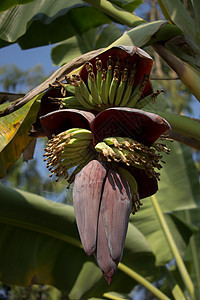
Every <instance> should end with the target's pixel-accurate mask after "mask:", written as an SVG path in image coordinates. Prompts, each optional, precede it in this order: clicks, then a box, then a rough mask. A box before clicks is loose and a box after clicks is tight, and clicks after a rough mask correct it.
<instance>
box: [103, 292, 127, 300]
mask: <svg viewBox="0 0 200 300" xmlns="http://www.w3.org/2000/svg"><path fill="white" fill-rule="evenodd" d="M103 297H105V298H107V299H112V300H124V298H120V297H117V296H115V295H113V294H111V293H104V294H103Z"/></svg>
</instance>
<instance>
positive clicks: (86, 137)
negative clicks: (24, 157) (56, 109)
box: [44, 128, 96, 184]
mask: <svg viewBox="0 0 200 300" xmlns="http://www.w3.org/2000/svg"><path fill="white" fill-rule="evenodd" d="M44 156H45V157H46V158H45V159H44V161H47V168H48V169H49V171H50V172H51V175H50V177H51V176H53V175H54V174H55V176H57V180H56V181H58V180H59V179H60V178H61V177H64V178H65V179H67V181H68V183H69V184H71V183H72V182H73V181H74V179H75V175H76V174H77V173H78V172H79V171H80V170H81V169H82V168H83V167H84V166H85V165H86V164H87V163H88V162H89V161H91V160H93V159H94V158H95V157H96V154H95V152H94V150H93V149H92V133H91V131H89V130H87V129H83V128H72V129H69V130H66V131H64V132H61V133H59V134H58V135H56V136H55V137H53V138H52V139H51V140H50V141H49V143H48V144H47V147H46V148H45V154H44ZM73 167H76V168H75V170H74V171H73V172H72V174H71V175H70V176H69V174H68V170H69V169H70V168H73Z"/></svg>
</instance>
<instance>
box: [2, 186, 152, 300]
mask: <svg viewBox="0 0 200 300" xmlns="http://www.w3.org/2000/svg"><path fill="white" fill-rule="evenodd" d="M0 191H1V200H0V202H1V212H0V227H1V236H0V256H1V262H0V272H1V281H3V282H5V283H7V284H16V285H30V284H34V283H38V284H49V285H54V286H56V287H57V288H59V289H61V290H65V292H67V293H68V294H69V297H71V298H73V299H87V298H88V297H92V296H98V297H99V296H102V294H103V293H104V292H107V291H111V290H114V291H116V292H124V293H129V292H130V290H131V289H132V287H133V286H134V284H136V282H134V281H133V280H132V279H131V278H129V277H128V276H127V275H125V274H124V273H123V272H122V271H120V269H119V270H118V271H117V273H116V275H115V278H114V279H113V282H112V285H111V286H108V285H107V283H106V281H105V279H104V278H103V276H102V274H101V271H100V270H99V268H98V267H97V266H96V264H95V262H94V259H93V258H92V257H91V258H90V257H87V255H86V254H85V253H84V251H83V249H82V247H81V244H80V241H79V236H78V231H77V227H76V222H75V216H74V210H73V207H72V206H68V205H64V204H62V203H56V202H53V201H49V200H47V199H45V198H43V197H41V196H37V195H34V194H31V193H27V192H23V191H20V190H17V189H13V188H10V187H6V186H4V185H2V184H0ZM11 208H12V209H11ZM132 245H134V247H132ZM125 248H126V251H125V256H126V252H127V254H128V255H129V257H127V258H126V261H127V264H128V266H129V267H130V268H133V269H135V270H137V271H138V272H140V273H142V274H143V276H149V277H150V276H151V277H152V276H153V275H154V274H155V271H156V268H155V265H154V261H155V257H154V255H153V254H152V250H151V248H150V246H149V244H148V242H147V240H146V239H145V237H144V236H143V234H142V233H140V232H139V230H138V229H137V228H135V227H134V225H132V224H130V228H129V232H128V236H127V242H126V246H125ZM125 263H126V262H125Z"/></svg>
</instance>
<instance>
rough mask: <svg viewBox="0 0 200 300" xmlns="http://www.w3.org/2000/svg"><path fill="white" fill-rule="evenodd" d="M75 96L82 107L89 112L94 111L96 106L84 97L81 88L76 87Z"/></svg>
mask: <svg viewBox="0 0 200 300" xmlns="http://www.w3.org/2000/svg"><path fill="white" fill-rule="evenodd" d="M75 96H76V98H77V100H78V101H79V103H80V104H81V105H82V106H84V107H85V108H87V109H89V110H92V109H94V106H93V105H92V104H91V103H89V102H88V101H87V100H86V99H85V98H84V97H83V94H82V90H81V87H80V86H78V85H77V86H76V87H75Z"/></svg>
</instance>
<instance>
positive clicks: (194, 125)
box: [148, 110, 200, 141]
mask: <svg viewBox="0 0 200 300" xmlns="http://www.w3.org/2000/svg"><path fill="white" fill-rule="evenodd" d="M148 111H149V112H153V113H156V114H158V115H159V116H161V117H163V118H164V119H166V120H167V121H168V122H169V124H170V125H171V128H172V130H173V131H175V132H177V133H180V134H182V135H184V136H187V137H190V138H194V139H196V140H199V141H200V123H199V122H198V121H195V120H193V119H191V118H189V117H186V116H181V115H176V114H174V113H168V112H161V111H156V112H155V111H151V110H148Z"/></svg>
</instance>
